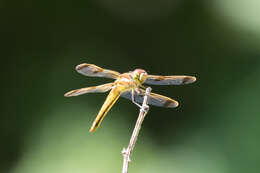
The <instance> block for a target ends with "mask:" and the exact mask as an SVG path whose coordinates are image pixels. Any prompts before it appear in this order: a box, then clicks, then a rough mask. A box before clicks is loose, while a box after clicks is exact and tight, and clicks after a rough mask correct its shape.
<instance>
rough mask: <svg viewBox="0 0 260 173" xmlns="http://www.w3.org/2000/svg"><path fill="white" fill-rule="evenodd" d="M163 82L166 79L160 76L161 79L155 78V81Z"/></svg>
mask: <svg viewBox="0 0 260 173" xmlns="http://www.w3.org/2000/svg"><path fill="white" fill-rule="evenodd" d="M161 80H164V77H162V76H159V77H156V78H154V81H161Z"/></svg>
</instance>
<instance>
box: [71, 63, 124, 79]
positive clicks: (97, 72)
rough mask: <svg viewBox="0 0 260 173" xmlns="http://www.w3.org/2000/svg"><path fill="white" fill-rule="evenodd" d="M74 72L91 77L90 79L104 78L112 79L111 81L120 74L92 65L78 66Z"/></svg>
mask: <svg viewBox="0 0 260 173" xmlns="http://www.w3.org/2000/svg"><path fill="white" fill-rule="evenodd" d="M76 70H77V71H78V72H79V73H80V74H83V75H85V76H91V77H105V78H112V79H117V78H118V76H119V75H120V73H118V72H116V71H113V70H108V69H103V68H101V67H98V66H96V65H94V64H86V63H83V64H80V65H77V66H76Z"/></svg>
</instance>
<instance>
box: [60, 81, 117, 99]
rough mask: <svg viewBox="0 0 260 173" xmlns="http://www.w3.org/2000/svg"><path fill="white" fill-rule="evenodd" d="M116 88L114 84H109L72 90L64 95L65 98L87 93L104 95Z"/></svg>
mask: <svg viewBox="0 0 260 173" xmlns="http://www.w3.org/2000/svg"><path fill="white" fill-rule="evenodd" d="M113 86H114V83H107V84H104V85H98V86H93V87H87V88H80V89H76V90H72V91H69V92H67V93H66V94H64V96H65V97H71V96H78V95H82V94H86V93H103V92H107V91H109V90H110V89H111V88H112V87H113Z"/></svg>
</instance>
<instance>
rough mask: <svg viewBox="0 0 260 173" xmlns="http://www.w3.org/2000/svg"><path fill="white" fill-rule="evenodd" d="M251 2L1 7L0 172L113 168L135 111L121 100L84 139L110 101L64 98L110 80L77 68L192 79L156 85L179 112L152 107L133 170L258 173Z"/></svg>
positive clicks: (77, 172) (257, 26)
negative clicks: (136, 71)
mask: <svg viewBox="0 0 260 173" xmlns="http://www.w3.org/2000/svg"><path fill="white" fill-rule="evenodd" d="M259 5H260V4H259V3H257V1H256V2H254V1H252V0H249V1H246V2H244V1H234V0H232V1H229V2H226V1H223V0H220V1H210V2H207V1H202V0H201V1H196V2H195V1H189V0H176V1H170V0H162V1H158V2H157V1H148V0H142V1H130V2H128V1H119V0H111V1H105V0H97V1H61V0H54V1H31V0H25V1H2V2H1V3H0V8H1V10H0V11H1V12H0V13H1V28H0V31H1V43H2V45H1V54H0V56H1V74H2V79H1V88H2V92H1V98H2V99H1V105H2V106H1V115H0V118H1V119H0V127H1V132H0V137H1V138H0V139H1V142H0V172H12V173H47V172H48V173H50V172H55V173H57V172H62V173H70V172H71V173H72V172H73V173H81V172H84V173H85V172H90V173H93V172H120V171H121V167H122V156H121V155H120V152H121V150H122V148H123V147H125V146H127V144H128V141H129V138H130V134H131V132H132V129H133V127H134V124H135V121H136V118H137V115H138V108H137V107H136V106H135V105H133V104H132V103H131V102H129V101H128V100H125V99H123V98H121V99H119V101H118V102H117V103H116V105H115V106H114V107H113V108H112V110H111V111H110V112H109V113H108V115H107V117H106V118H105V120H104V122H103V123H102V126H101V128H100V129H98V131H97V132H95V133H94V134H89V132H88V130H89V128H90V126H91V124H92V121H93V120H94V118H95V116H96V114H97V112H98V111H99V109H100V107H101V105H102V103H103V102H104V99H105V97H106V94H88V95H84V96H80V97H73V98H64V97H63V94H64V93H65V92H67V91H69V90H71V89H76V88H81V87H85V86H94V85H98V84H102V83H105V82H109V81H110V80H108V79H101V78H87V77H85V76H82V75H80V74H78V73H77V72H76V71H75V70H74V68H75V66H76V65H78V64H80V63H83V62H86V63H92V64H96V65H98V66H101V67H105V68H108V69H112V70H117V71H119V72H127V71H130V70H133V69H135V68H143V69H145V70H147V71H148V73H150V74H161V75H175V74H176V75H177V74H180V75H182V74H186V75H194V76H196V77H197V82H196V83H194V84H191V85H185V86H153V91H154V92H157V93H160V94H163V95H166V96H170V97H172V98H175V99H176V100H178V101H179V102H180V106H179V107H178V108H176V109H164V108H158V107H152V108H151V109H150V112H149V114H148V115H147V117H146V119H145V121H144V124H143V128H142V130H141V134H140V137H139V140H138V142H137V145H136V148H135V150H134V152H133V155H132V162H131V164H130V170H129V172H169V173H171V172H178V173H189V172H198V173H201V172H205V173H206V172H216V173H236V172H258V171H257V170H259V161H260V150H259V145H260V140H259V130H260V127H259V113H260V111H259V90H260V68H259V67H260V61H259V56H260V51H259V50H260V46H259V45H260V22H259V13H258V10H256V9H257V7H259ZM258 9H259V8H258Z"/></svg>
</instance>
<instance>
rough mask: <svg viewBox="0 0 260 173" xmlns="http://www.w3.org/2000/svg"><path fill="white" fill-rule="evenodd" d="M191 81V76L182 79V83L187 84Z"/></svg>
mask: <svg viewBox="0 0 260 173" xmlns="http://www.w3.org/2000/svg"><path fill="white" fill-rule="evenodd" d="M190 81H191V78H190V77H185V78H184V79H183V80H182V83H184V84H187V83H190Z"/></svg>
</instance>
